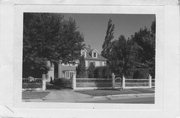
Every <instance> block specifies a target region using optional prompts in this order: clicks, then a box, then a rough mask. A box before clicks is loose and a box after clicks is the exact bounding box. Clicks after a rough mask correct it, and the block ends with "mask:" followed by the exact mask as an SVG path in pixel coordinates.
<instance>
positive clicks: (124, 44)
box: [102, 21, 155, 78]
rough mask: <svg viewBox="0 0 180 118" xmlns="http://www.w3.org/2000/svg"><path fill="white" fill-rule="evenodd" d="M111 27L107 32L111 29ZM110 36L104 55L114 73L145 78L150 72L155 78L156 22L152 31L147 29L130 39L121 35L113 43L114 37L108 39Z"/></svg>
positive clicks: (105, 44)
mask: <svg viewBox="0 0 180 118" xmlns="http://www.w3.org/2000/svg"><path fill="white" fill-rule="evenodd" d="M110 24H111V22H108V26H109V27H110ZM109 27H108V30H107V32H108V31H110V29H111V28H109ZM113 27H114V26H113ZM111 31H113V30H111ZM107 34H109V33H107ZM110 34H113V33H110ZM108 36H109V35H106V37H105V39H106V40H105V41H104V44H103V46H104V48H103V51H102V54H103V55H104V56H105V57H107V59H108V62H109V63H108V64H109V66H110V69H111V71H112V72H114V73H115V74H116V75H120V76H122V75H125V76H127V77H135V76H136V77H137V78H138V76H139V75H140V76H141V77H143V73H144V74H146V73H147V70H148V73H150V74H151V75H152V76H153V77H154V76H155V21H154V22H153V23H152V25H151V30H149V29H147V28H146V27H145V28H144V29H140V30H139V31H138V32H136V33H134V35H132V36H131V37H130V38H128V39H126V38H125V37H124V36H123V35H120V36H119V38H118V40H113V41H112V39H113V36H112V35H110V37H111V38H107V37H108ZM107 39H109V40H107ZM108 46H109V47H108ZM105 47H106V48H105ZM107 47H108V48H107ZM107 49H108V50H107ZM141 72H142V73H141ZM134 74H135V75H134ZM146 75H147V74H146Z"/></svg>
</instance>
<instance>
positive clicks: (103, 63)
mask: <svg viewBox="0 0 180 118" xmlns="http://www.w3.org/2000/svg"><path fill="white" fill-rule="evenodd" d="M91 62H93V63H94V64H95V67H99V66H106V62H105V61H93V60H85V66H86V68H88V67H89V65H90V63H91Z"/></svg>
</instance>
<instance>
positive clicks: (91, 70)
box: [88, 62, 95, 78]
mask: <svg viewBox="0 0 180 118" xmlns="http://www.w3.org/2000/svg"><path fill="white" fill-rule="evenodd" d="M94 71H95V65H94V63H92V62H91V63H90V65H89V67H88V77H89V78H93V77H94Z"/></svg>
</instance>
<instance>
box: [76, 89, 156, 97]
mask: <svg viewBox="0 0 180 118" xmlns="http://www.w3.org/2000/svg"><path fill="white" fill-rule="evenodd" d="M76 92H79V93H82V94H87V95H91V96H107V95H118V94H140V93H154V91H150V90H148V89H147V90H146V89H143V90H142V89H137V90H136V89H125V90H118V89H111V90H101V89H97V90H79V91H76Z"/></svg>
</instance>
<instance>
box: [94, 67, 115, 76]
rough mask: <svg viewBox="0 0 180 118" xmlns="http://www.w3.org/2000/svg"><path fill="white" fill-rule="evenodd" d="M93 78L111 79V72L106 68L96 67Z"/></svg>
mask: <svg viewBox="0 0 180 118" xmlns="http://www.w3.org/2000/svg"><path fill="white" fill-rule="evenodd" d="M94 76H95V77H96V78H111V71H110V69H109V68H108V67H96V68H95V70H94Z"/></svg>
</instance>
